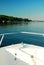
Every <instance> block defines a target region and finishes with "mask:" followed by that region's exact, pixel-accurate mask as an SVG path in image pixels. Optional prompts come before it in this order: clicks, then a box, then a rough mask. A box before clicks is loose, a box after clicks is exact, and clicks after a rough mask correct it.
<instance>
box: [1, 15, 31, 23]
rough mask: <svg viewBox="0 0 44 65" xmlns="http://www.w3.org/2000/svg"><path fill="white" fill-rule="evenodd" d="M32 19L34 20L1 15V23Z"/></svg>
mask: <svg viewBox="0 0 44 65" xmlns="http://www.w3.org/2000/svg"><path fill="white" fill-rule="evenodd" d="M30 21H32V20H29V19H28V18H18V17H13V16H7V15H0V24H15V23H22V22H30Z"/></svg>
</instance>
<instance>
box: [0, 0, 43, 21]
mask: <svg viewBox="0 0 44 65" xmlns="http://www.w3.org/2000/svg"><path fill="white" fill-rule="evenodd" d="M0 14H2V15H9V16H15V17H22V18H29V19H32V20H44V0H0Z"/></svg>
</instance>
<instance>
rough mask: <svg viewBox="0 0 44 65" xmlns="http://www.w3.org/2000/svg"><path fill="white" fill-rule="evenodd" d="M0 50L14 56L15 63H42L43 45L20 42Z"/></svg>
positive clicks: (30, 64) (43, 63)
mask: <svg viewBox="0 0 44 65" xmlns="http://www.w3.org/2000/svg"><path fill="white" fill-rule="evenodd" d="M0 50H5V51H6V52H7V53H9V54H11V55H12V56H13V57H14V64H15V65H44V47H39V46H35V45H30V44H23V43H21V44H16V45H10V46H7V47H4V48H1V49H0ZM9 54H8V55H9ZM18 59H19V61H18ZM10 60H13V59H10ZM14 64H13V65H14ZM0 65H1V62H0ZM5 65H6V64H5ZM8 65H9V64H8Z"/></svg>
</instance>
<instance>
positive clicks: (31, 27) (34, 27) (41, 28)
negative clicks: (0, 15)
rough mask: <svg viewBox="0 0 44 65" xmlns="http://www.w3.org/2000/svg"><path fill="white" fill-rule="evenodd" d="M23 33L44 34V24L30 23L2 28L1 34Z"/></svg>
mask: <svg viewBox="0 0 44 65" xmlns="http://www.w3.org/2000/svg"><path fill="white" fill-rule="evenodd" d="M23 31H25V32H39V33H44V22H28V23H24V24H14V25H7V26H0V33H8V32H23Z"/></svg>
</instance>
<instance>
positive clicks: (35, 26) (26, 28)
mask: <svg viewBox="0 0 44 65" xmlns="http://www.w3.org/2000/svg"><path fill="white" fill-rule="evenodd" d="M12 32H15V33H16V32H17V34H12V35H5V36H4V39H3V42H2V44H1V46H7V45H11V44H15V43H21V42H24V43H30V44H35V45H39V46H44V36H42V35H34V34H23V33H20V32H35V33H43V34H44V22H42V21H41V22H37V21H35V22H34V21H33V22H27V23H22V24H14V25H6V26H0V34H2V33H12Z"/></svg>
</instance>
